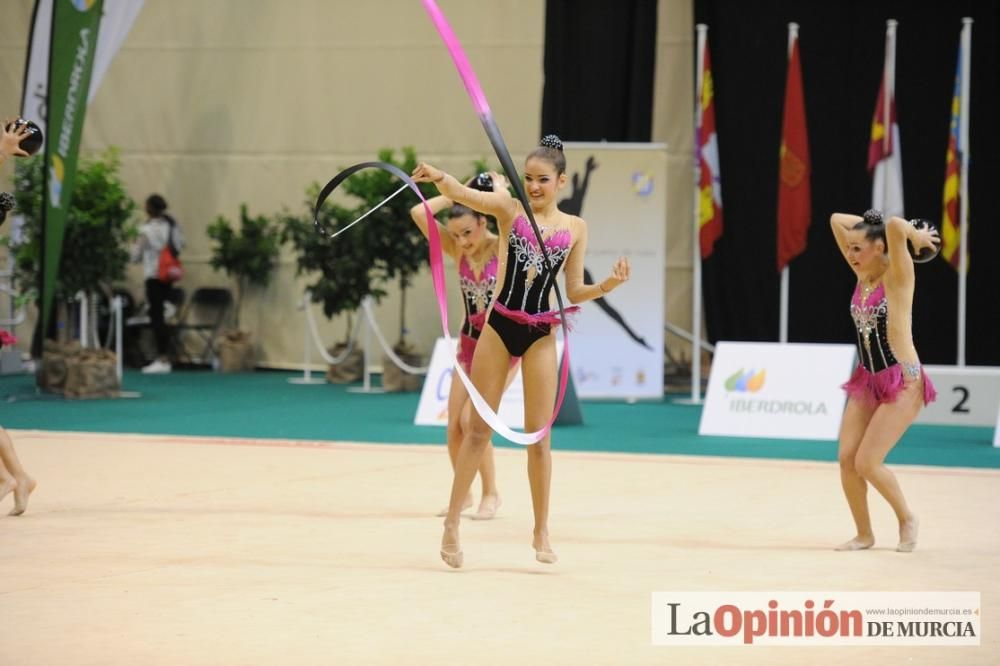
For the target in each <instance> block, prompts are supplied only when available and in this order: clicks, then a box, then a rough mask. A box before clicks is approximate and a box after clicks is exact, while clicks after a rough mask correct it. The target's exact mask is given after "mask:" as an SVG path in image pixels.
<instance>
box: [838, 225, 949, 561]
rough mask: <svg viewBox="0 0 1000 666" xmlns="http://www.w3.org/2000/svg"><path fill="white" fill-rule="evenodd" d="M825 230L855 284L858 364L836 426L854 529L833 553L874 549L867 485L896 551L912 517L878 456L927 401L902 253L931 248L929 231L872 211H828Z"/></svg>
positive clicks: (913, 541)
mask: <svg viewBox="0 0 1000 666" xmlns="http://www.w3.org/2000/svg"><path fill="white" fill-rule="evenodd" d="M830 227H831V229H832V230H833V235H834V238H835V239H836V241H837V245H838V246H839V247H840V251H841V253H842V254H843V255H844V259H845V260H846V261H847V263H848V265H849V266H850V267H851V270H852V271H854V274H855V276H856V278H857V286H856V287H855V288H854V296H853V297H852V298H851V317H852V318H853V320H854V327H855V329H856V331H857V345H858V355H859V357H860V363H859V364H858V367H857V369H856V370H855V372H854V375H853V376H852V377H851V379H850V381H848V382H847V383H846V384H845V385H844V389H845V390H846V391H847V395H848V399H847V407H846V408H845V409H844V415H843V417H842V418H841V422H840V436H839V450H838V455H837V457H838V459H839V461H840V483H841V486H842V487H843V489H844V496H845V497H846V498H847V504H848V506H849V507H850V510H851V516H852V517H853V518H854V524H855V527H856V528H857V534H856V536H855V537H854V538H853V539H851V540H849V541H847V542H845V543H843V544H841V545H840V546H838V550H864V549H867V548H871V547H872V545H873V544H874V543H875V535H874V533H873V532H872V524H871V518H870V516H869V513H868V484H871V485H872V486H874V487H875V489H876V490H878V492H879V494H881V495H882V496H883V497H884V498H885V499H886V501H888V502H889V505H890V506H891V507H892V510H893V512H894V513H895V514H896V519H897V520H898V521H899V545H898V546H897V547H896V549H897V550H899V551H903V552H909V551H911V550H913V549H914V548H916V546H917V528H918V523H917V517H916V516H915V515H914V514H913V512H912V511H911V510H910V508H909V506H908V505H907V502H906V499H905V498H904V497H903V491H902V489H901V488H900V486H899V482H898V481H897V480H896V476H895V475H894V474H893V473H892V471H891V470H890V469H889V468H888V467H886V465H885V457H886V455H887V454H888V453H889V451H891V450H892V448H893V447H894V446H896V443H897V442H898V441H899V439H900V437H902V435H903V433H904V432H906V429H907V428H908V427H909V426H910V424H911V423H913V420H914V419H915V418H916V417H917V414H918V413H919V412H920V409H921V408H922V407H923V406H924V405H926V404H927V403H928V402H930V401H931V400H933V399H934V387H933V386H932V385H931V381H930V378H928V377H927V375H926V373H925V372H924V370H923V366H922V365H921V363H920V358H919V357H918V356H917V349H916V347H915V346H914V345H913V317H912V313H913V295H914V290H915V284H916V277H915V274H914V266H913V259H912V257H911V256H910V252H909V250H908V249H907V246H908V245H912V246H913V248H915V250H916V251H919V250H921V249H923V248H933V247H934V246H935V245H937V244H939V243H940V240H939V238H938V235H937V231H936V230H932V229H929V228H927V227H920V226H915V225H912V224H910V223H909V222H907V221H906V220H904V219H902V218H899V217H892V218H890V219H889V220H887V221H886V220H883V219H882V214H881V213H880V212H878V211H868V212H866V213H865V214H864V216H863V217H859V216H857V215H847V214H844V213H834V214H833V215H832V216H831V217H830Z"/></svg>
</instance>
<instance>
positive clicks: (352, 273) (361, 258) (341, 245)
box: [279, 184, 385, 383]
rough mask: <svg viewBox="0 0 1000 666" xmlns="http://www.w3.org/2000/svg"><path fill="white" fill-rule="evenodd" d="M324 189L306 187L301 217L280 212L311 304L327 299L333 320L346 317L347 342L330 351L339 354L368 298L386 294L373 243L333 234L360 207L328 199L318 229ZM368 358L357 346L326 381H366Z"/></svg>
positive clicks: (325, 310)
mask: <svg viewBox="0 0 1000 666" xmlns="http://www.w3.org/2000/svg"><path fill="white" fill-rule="evenodd" d="M319 190H320V187H319V185H318V184H313V185H312V186H311V187H310V188H309V189H308V190H307V191H306V201H305V210H306V212H304V213H303V214H301V215H296V214H294V213H292V212H289V211H285V212H284V213H282V214H281V215H280V222H279V224H280V226H281V230H282V231H281V233H282V240H283V241H287V242H291V244H292V246H293V247H294V248H295V252H296V260H295V263H296V274H297V275H311V276H313V279H312V282H311V283H310V284H308V286H307V288H308V290H309V293H310V294H311V295H312V302H314V303H322V305H323V314H324V315H325V316H326V318H327V319H332V318H333V317H336V316H337V315H340V314H346V315H347V326H346V328H345V331H344V340H343V341H342V342H339V343H337V344H335V345H334V346H333V347H332V348H331V349H330V352H331V353H332V354H334V355H340V354H341V353H342V352H344V351H345V350H346V348H347V346H348V344H349V343H350V335H351V331H352V330H353V316H354V313H355V312H356V310H357V309H358V308H359V307H361V301H362V299H364V298H365V297H366V296H372V297H373V298H375V299H379V298H381V297H382V296H384V295H385V292H384V291H383V290H382V289H379V288H378V287H377V286H375V284H374V282H375V281H374V279H373V275H372V274H373V272H374V271H375V269H374V267H373V262H372V258H371V252H370V248H369V246H368V244H367V243H366V242H364V240H363V239H362V240H361V241H360V242H359V241H358V239H357V238H349V237H342V238H338V239H332V238H330V234H331V233H334V232H335V231H336V230H338V229H342V228H344V227H345V226H346V225H348V224H350V223H351V222H352V221H354V220H355V219H357V215H356V214H355V213H356V210H355V209H353V208H347V207H344V206H341V205H338V204H335V203H331V202H327V203H326V204H324V206H323V208H322V209H321V210H320V211H319V215H318V222H319V224H320V227H321V228H322V229H323V230H325V232H326V233H320V232H319V231H317V229H316V226H315V225H314V224H313V213H312V206H313V202H314V201H316V198H317V196H318V195H319ZM363 363H364V361H363V358H362V354H361V352H360V351H359V350H357V349H355V350H354V351H353V352H351V353H350V354H349V355H348V357H347V358H346V359H345V360H344V361H343V362H341V363H340V364H338V365H336V366H331V367H330V369H329V372H327V379H328V380H329V381H332V382H335V383H350V382H354V381H357V380H359V379H361V376H362V374H363V372H364V368H363Z"/></svg>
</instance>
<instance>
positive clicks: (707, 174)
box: [695, 39, 722, 259]
mask: <svg viewBox="0 0 1000 666" xmlns="http://www.w3.org/2000/svg"><path fill="white" fill-rule="evenodd" d="M701 61H702V66H701V89H700V90H699V91H698V114H697V118H698V126H697V128H696V130H697V131H696V137H695V140H696V142H697V147H698V165H699V169H698V173H699V174H700V176H699V179H698V183H697V188H698V240H699V242H700V244H701V258H702V259H707V258H708V257H709V255H711V254H712V250H713V249H714V248H715V241H717V240H718V239H719V237H720V236H722V185H721V182H720V180H719V140H718V136H717V135H716V133H715V86H714V84H713V80H712V65H711V61H710V58H709V51H708V40H707V39H706V40H705V45H704V52H703V54H702V58H701Z"/></svg>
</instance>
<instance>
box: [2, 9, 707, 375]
mask: <svg viewBox="0 0 1000 666" xmlns="http://www.w3.org/2000/svg"><path fill="white" fill-rule="evenodd" d="M0 1H2V4H3V7H4V13H3V16H4V20H3V21H0V55H2V58H0V115H3V114H4V113H12V112H15V111H16V110H17V108H18V106H19V105H20V97H21V85H22V77H23V68H24V59H25V51H26V48H27V43H28V27H29V23H30V19H31V9H32V5H33V2H32V1H31V0H0ZM439 4H440V6H441V8H442V10H443V11H444V12H445V14H446V15H447V16H448V18H449V20H450V21H451V23H452V26H453V28H454V29H455V32H456V34H457V35H458V36H459V38H460V39H461V41H462V43H463V45H464V46H465V48H466V51H467V52H468V54H469V58H470V60H471V62H472V65H473V67H474V68H475V70H476V72H477V73H478V75H479V77H480V82H481V83H482V85H483V88H484V90H485V91H486V94H487V97H488V99H489V101H490V103H491V106H492V110H493V113H494V117H495V118H496V120H497V122H498V124H499V126H500V128H501V130H502V131H503V133H504V138H505V139H506V141H507V143H508V145H509V146H510V149H511V151H512V152H513V153H514V159H515V163H516V164H517V165H518V166H520V165H521V162H522V160H523V156H524V155H525V154H526V153H527V152H528V151H529V150H530V149H531V148H532V147H533V146H534V145H536V143H537V140H538V136H539V130H540V127H539V121H540V115H541V93H542V84H543V78H542V56H543V38H544V28H545V25H544V23H545V3H544V2H543V1H542V0H498V1H493V2H485V1H481V0H474V1H471V2H466V1H461V0H439ZM692 15H693V12H692V7H691V2H690V0H660V2H659V17H658V35H657V53H656V74H655V76H656V80H655V91H654V121H653V140H654V141H662V142H665V143H666V144H667V145H668V150H669V167H668V184H667V187H668V196H669V201H670V214H669V216H668V230H667V239H668V240H667V243H668V247H667V296H666V298H667V318H668V320H669V321H670V322H672V323H674V324H677V325H679V326H681V327H683V328H686V329H688V330H690V328H691V326H690V318H691V314H690V312H691V297H690V294H691V275H690V272H691V236H692V234H691V214H692V208H691V206H692V204H691V177H692V176H691V166H690V165H691V151H692V144H693V130H692V127H691V124H692V109H693V99H692V87H693V82H692V72H693V65H692V54H693V48H694V46H693V33H692V27H691V26H692ZM83 143H84V150H85V151H86V152H94V151H99V150H102V149H104V148H106V147H107V146H109V145H114V146H117V147H119V148H120V149H121V154H122V163H123V176H124V179H125V181H126V184H127V185H128V188H129V191H130V193H131V195H132V196H133V197H134V198H135V199H136V200H137V201H139V202H141V201H142V200H143V199H144V198H145V196H146V195H148V194H149V193H150V192H154V191H155V192H160V193H162V194H163V195H164V196H166V197H167V199H168V201H169V202H170V203H171V208H172V209H173V211H174V212H175V213H176V215H177V217H178V219H179V220H180V221H181V222H182V224H183V225H184V229H185V232H186V234H187V238H188V249H187V251H186V252H185V254H184V260H185V264H186V266H187V270H188V272H187V276H186V277H185V280H184V282H185V286H186V287H187V288H188V290H189V291H190V290H191V289H193V288H195V287H197V286H200V285H231V282H230V281H229V280H228V279H227V278H226V276H224V275H220V274H216V273H215V272H214V271H213V270H212V269H211V268H210V266H209V265H208V259H209V253H210V244H209V241H208V239H207V237H206V236H205V233H204V228H205V227H206V226H207V225H208V224H209V223H211V222H212V221H213V220H214V219H215V218H216V216H218V215H220V214H222V215H225V216H226V217H227V218H229V219H230V220H231V221H235V219H236V217H237V215H238V212H239V205H240V203H242V202H246V203H247V204H248V205H249V207H250V212H251V213H252V214H271V213H275V212H277V211H279V210H281V209H283V208H288V209H292V210H293V211H296V212H302V211H304V210H305V206H304V201H305V189H306V187H307V186H308V185H309V184H310V183H312V182H317V181H325V180H327V179H328V178H330V177H331V176H333V175H334V174H335V173H336V172H337V171H338V170H339V169H340V168H343V167H344V166H347V165H349V164H353V163H356V162H360V161H365V160H371V159H374V157H375V154H376V152H377V151H378V149H380V148H383V147H389V148H394V149H398V148H401V147H402V146H414V147H415V148H416V149H417V151H418V155H419V156H421V157H422V158H424V159H426V160H427V161H433V162H434V163H435V164H437V165H439V166H441V167H442V168H444V169H446V170H449V171H452V172H453V173H456V174H467V173H469V172H470V171H471V163H472V161H473V160H476V159H488V160H489V162H490V164H491V165H496V160H495V158H494V157H493V151H492V148H491V147H490V145H489V142H488V141H487V139H486V137H485V135H484V133H483V131H482V129H481V126H480V124H479V120H478V118H477V117H476V115H475V114H474V113H473V111H472V107H471V105H470V103H469V101H468V98H467V96H466V93H465V90H464V88H463V87H462V85H461V83H460V80H459V78H458V75H457V73H456V72H455V69H454V67H453V65H452V63H451V60H450V58H449V56H448V54H447V52H446V50H445V49H444V47H443V46H442V45H441V43H440V40H439V38H438V36H437V34H436V32H435V31H434V29H433V27H432V26H431V24H430V22H429V21H428V20H427V18H426V16H425V15H424V13H423V10H422V9H421V7H420V4H419V3H418V2H416V1H415V0H374V1H370V2H347V1H346V0H289V1H288V2H274V1H272V0H213V1H212V2H204V1H202V0H146V2H145V5H144V7H143V10H142V12H141V13H140V15H139V18H138V20H137V21H136V23H135V25H134V27H133V29H132V32H131V33H130V34H129V36H128V38H127V40H126V41H125V44H124V46H123V48H122V50H121V51H120V53H119V55H118V57H117V58H116V59H115V60H114V61H113V63H112V65H111V67H110V69H109V70H108V73H107V75H106V77H105V79H104V82H103V83H102V87H101V89H100V92H99V93H98V95H97V97H96V98H95V100H94V102H93V104H92V105H91V107H90V109H89V110H88V115H87V122H86V125H85V128H84V140H83ZM10 173H11V169H10V167H9V166H8V165H5V169H4V171H3V172H2V173H0V178H2V179H3V181H4V183H5V184H7V183H9V176H10ZM137 219H138V218H137ZM345 241H347V242H350V237H349V233H348V236H346V237H345ZM129 275H130V280H129V286H130V288H132V290H133V291H134V292H135V293H136V294H139V293H140V292H141V279H140V278H141V275H140V274H139V271H138V269H137V268H132V269H131V270H130V273H129ZM448 275H449V277H453V276H454V268H453V267H451V266H449V272H448ZM306 282H307V280H305V279H302V278H296V277H295V266H294V257H293V256H292V252H291V250H289V249H287V248H286V249H285V251H284V252H283V254H282V262H281V265H280V266H279V267H278V269H277V270H276V271H275V274H274V275H273V277H272V283H271V285H270V286H269V287H267V288H266V289H263V290H253V291H251V292H250V293H249V294H248V295H247V298H246V301H245V303H244V308H243V312H242V321H241V323H242V325H243V327H244V328H246V329H248V330H252V331H254V333H255V337H256V340H257V345H258V351H259V358H260V362H261V363H262V364H264V365H271V366H287V367H293V366H296V365H297V364H299V363H301V358H302V342H301V340H302V328H301V325H302V314H301V312H299V311H298V310H297V309H296V305H297V303H298V301H299V299H300V296H301V292H302V289H303V286H304V285H305V284H306ZM449 286H450V287H451V289H450V291H449V308H450V311H451V313H452V325H453V330H454V328H455V326H457V323H458V321H459V319H460V312H461V301H460V299H459V298H458V294H457V285H454V280H452V281H451V282H450V283H449ZM389 291H390V295H389V296H388V297H387V298H386V299H384V300H383V302H382V303H381V304H380V305H379V306H378V307H377V317H378V320H379V324H380V326H381V327H382V328H383V330H384V331H385V333H386V336H387V337H388V338H389V339H390V341H395V339H396V336H397V333H398V327H399V321H398V320H399V312H398V310H399V295H398V293H397V290H396V289H395V288H394V287H393V288H390V290H389ZM314 312H315V313H316V315H317V316H318V317H319V322H320V330H321V334H322V337H323V339H324V343H325V344H331V343H332V342H333V341H335V340H338V339H340V338H342V337H343V331H344V324H345V322H344V321H343V318H338V319H337V320H335V321H333V322H327V321H326V320H325V319H323V317H322V315H321V313H320V311H319V308H316V309H315V310H314ZM406 316H407V323H408V326H409V328H410V329H411V333H410V335H409V339H410V341H411V342H413V343H414V344H416V345H417V346H418V347H419V348H420V349H421V350H422V351H424V352H427V351H429V350H430V347H431V345H432V343H433V340H434V338H435V337H436V336H437V334H438V333H437V325H436V309H435V306H434V301H433V296H432V292H431V288H430V278H429V275H428V273H427V271H424V272H423V273H422V274H421V275H420V276H418V277H417V280H416V281H415V284H414V287H413V289H411V290H410V291H409V292H408V294H407V314H406ZM667 340H668V345H669V346H670V347H671V351H672V352H676V351H677V348H679V347H685V348H686V347H688V345H687V344H686V343H683V344H682V343H681V342H680V341H679V340H678V339H677V338H676V337H673V336H669V337H668V339H667ZM685 355H686V356H687V355H689V352H686V353H685ZM317 358H318V357H317V356H316V355H315V354H314V355H313V359H314V360H316V359H317Z"/></svg>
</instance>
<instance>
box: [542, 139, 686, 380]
mask: <svg viewBox="0 0 1000 666" xmlns="http://www.w3.org/2000/svg"><path fill="white" fill-rule="evenodd" d="M565 153H566V161H567V170H566V175H567V176H568V177H569V179H570V182H569V183H568V184H567V185H566V187H565V188H563V190H562V191H561V192H560V195H559V208H560V209H561V210H563V211H564V212H566V213H570V214H573V215H578V216H580V217H581V218H583V219H584V220H585V221H586V222H587V255H586V260H585V262H584V265H585V268H586V270H587V271H588V273H589V276H590V277H589V278H588V279H587V280H586V281H587V282H588V283H591V284H596V283H598V282H601V281H602V280H604V279H605V278H607V277H608V276H610V275H611V268H612V266H614V263H615V261H616V260H617V259H618V257H621V256H627V257H628V258H629V261H630V263H631V268H632V275H631V279H630V280H629V282H627V283H626V284H624V285H622V286H621V287H620V288H618V289H616V290H614V291H613V292H612V293H611V294H609V295H608V296H607V297H605V298H602V299H600V300H599V301H590V302H588V303H584V304H582V307H581V310H580V314H579V315H578V316H577V318H576V321H575V322H574V326H573V330H572V331H571V332H570V354H571V359H572V366H573V376H574V380H575V386H576V391H577V395H578V396H579V397H580V398H623V399H627V398H658V399H659V398H662V397H663V325H664V321H665V302H666V298H665V289H666V285H665V275H666V251H667V238H666V228H667V153H666V146H665V145H664V144H647V143H567V144H566V145H565ZM553 300H554V298H553ZM567 305H568V304H567Z"/></svg>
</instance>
